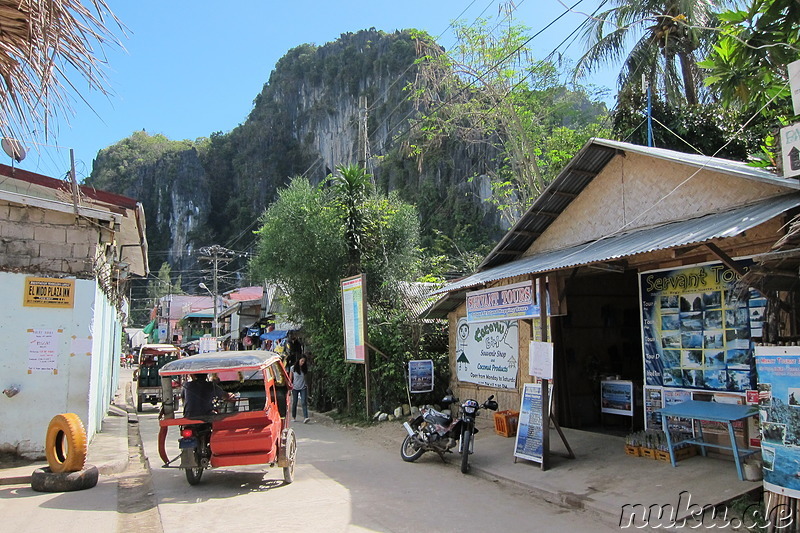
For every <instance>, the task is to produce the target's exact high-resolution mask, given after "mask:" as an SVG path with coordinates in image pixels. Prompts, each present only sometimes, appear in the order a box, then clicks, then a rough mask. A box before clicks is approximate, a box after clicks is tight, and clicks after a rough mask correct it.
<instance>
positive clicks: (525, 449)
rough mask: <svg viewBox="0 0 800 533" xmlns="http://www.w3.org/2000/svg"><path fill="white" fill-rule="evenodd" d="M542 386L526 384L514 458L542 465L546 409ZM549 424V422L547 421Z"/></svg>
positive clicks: (521, 402) (520, 409) (523, 390)
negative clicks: (544, 407) (543, 403)
mask: <svg viewBox="0 0 800 533" xmlns="http://www.w3.org/2000/svg"><path fill="white" fill-rule="evenodd" d="M542 407H543V405H542V384H541V383H525V384H524V385H523V388H522V398H521V400H520V405H519V423H518V425H517V441H516V443H515V445H514V457H519V458H521V459H527V460H529V461H536V462H537V463H541V462H542V459H543V457H544V424H545V420H544V409H543V408H542ZM547 422H549V421H547Z"/></svg>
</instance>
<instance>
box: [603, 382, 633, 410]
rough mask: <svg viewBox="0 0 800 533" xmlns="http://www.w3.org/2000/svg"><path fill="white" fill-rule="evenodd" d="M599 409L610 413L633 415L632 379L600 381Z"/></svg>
mask: <svg viewBox="0 0 800 533" xmlns="http://www.w3.org/2000/svg"><path fill="white" fill-rule="evenodd" d="M600 411H601V412H603V413H609V414H612V415H624V416H633V381H624V380H609V381H601V382H600Z"/></svg>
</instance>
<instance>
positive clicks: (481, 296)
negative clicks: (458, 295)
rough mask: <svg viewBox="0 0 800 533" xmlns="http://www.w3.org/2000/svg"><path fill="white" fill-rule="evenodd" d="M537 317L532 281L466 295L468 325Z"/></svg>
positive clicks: (536, 304)
mask: <svg viewBox="0 0 800 533" xmlns="http://www.w3.org/2000/svg"><path fill="white" fill-rule="evenodd" d="M538 316H539V305H538V303H536V302H535V301H534V297H533V282H532V281H524V282H522V283H515V284H513V285H503V286H502V287H496V288H493V289H484V290H482V291H475V292H468V293H467V322H470V323H475V322H492V321H495V320H518V319H520V318H535V317H538Z"/></svg>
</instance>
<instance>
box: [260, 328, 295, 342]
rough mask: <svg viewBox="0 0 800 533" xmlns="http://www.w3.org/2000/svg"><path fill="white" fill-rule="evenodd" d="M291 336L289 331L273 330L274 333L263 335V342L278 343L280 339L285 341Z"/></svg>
mask: <svg viewBox="0 0 800 533" xmlns="http://www.w3.org/2000/svg"><path fill="white" fill-rule="evenodd" d="M288 334H289V331H288V330H285V329H273V330H272V331H267V332H266V333H262V334H261V340H262V341H264V340H269V341H276V340H278V339H283V338H284V337H286V336H287V335H288Z"/></svg>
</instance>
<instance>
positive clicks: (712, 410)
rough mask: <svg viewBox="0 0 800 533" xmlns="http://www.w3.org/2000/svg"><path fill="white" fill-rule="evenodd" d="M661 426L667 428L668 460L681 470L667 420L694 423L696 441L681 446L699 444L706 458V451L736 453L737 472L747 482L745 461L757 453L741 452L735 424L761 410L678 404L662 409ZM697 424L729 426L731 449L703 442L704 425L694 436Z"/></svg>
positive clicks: (689, 402) (707, 403)
mask: <svg viewBox="0 0 800 533" xmlns="http://www.w3.org/2000/svg"><path fill="white" fill-rule="evenodd" d="M660 412H661V423H662V427H663V428H664V433H666V436H667V446H669V458H670V461H671V462H672V466H678V465H677V463H676V461H675V450H674V449H673V446H674V444H673V442H672V437H670V434H669V426H668V425H667V417H670V416H676V417H680V418H688V419H690V420H691V421H692V433H694V435H695V437H694V438H693V439H689V440H686V441H681V442H682V443H686V442H688V443H691V444H697V445H699V446H700V451H701V452H702V454H703V457H705V456H706V448H707V447H711V448H722V449H724V450H731V451H733V460H734V461H735V462H736V471H737V472H738V473H739V479H741V480H742V481H744V472H743V471H742V461H741V459H742V457H747V456H748V455H750V454H753V453H756V451H757V450H746V451H743V452H740V451H739V447H738V446H737V444H736V435H734V433H733V423H734V422H736V421H737V420H745V419H747V418H750V417H751V416H755V415H757V414H758V409H757V408H756V407H755V406H751V405H737V404H730V403H717V402H699V401H694V400H692V401H688V402H682V403H676V404H673V405H670V406H668V407H665V408H664V409H661V411H660ZM695 420H710V421H712V422H724V423H725V424H727V425H728V434H729V435H730V438H731V445H730V446H724V445H721V444H710V443H708V442H705V441H704V440H703V425H702V424H698V430H697V432H696V433H695V426H694V422H695Z"/></svg>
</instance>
